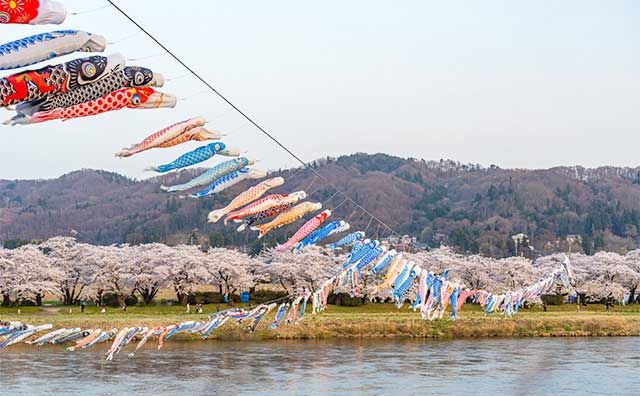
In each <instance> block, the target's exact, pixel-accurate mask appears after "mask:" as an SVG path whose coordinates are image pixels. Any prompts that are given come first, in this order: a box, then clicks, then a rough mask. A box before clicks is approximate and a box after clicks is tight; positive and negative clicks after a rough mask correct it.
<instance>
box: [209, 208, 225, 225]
mask: <svg viewBox="0 0 640 396" xmlns="http://www.w3.org/2000/svg"><path fill="white" fill-rule="evenodd" d="M222 216H224V213H223V210H222V209H217V210H214V211H212V212H211V213H209V223H217V222H218V220H220V219H221V218H222ZM225 223H226V221H225Z"/></svg>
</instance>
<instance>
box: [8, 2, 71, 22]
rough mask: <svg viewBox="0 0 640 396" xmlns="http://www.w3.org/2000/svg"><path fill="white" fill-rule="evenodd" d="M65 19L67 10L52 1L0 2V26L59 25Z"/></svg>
mask: <svg viewBox="0 0 640 396" xmlns="http://www.w3.org/2000/svg"><path fill="white" fill-rule="evenodd" d="M65 19H67V9H66V8H65V7H64V5H62V3H60V2H57V1H53V0H11V1H8V0H3V1H0V24H3V23H15V24H22V25H27V24H28V25H49V24H52V25H59V24H61V23H62V22H64V20H65Z"/></svg>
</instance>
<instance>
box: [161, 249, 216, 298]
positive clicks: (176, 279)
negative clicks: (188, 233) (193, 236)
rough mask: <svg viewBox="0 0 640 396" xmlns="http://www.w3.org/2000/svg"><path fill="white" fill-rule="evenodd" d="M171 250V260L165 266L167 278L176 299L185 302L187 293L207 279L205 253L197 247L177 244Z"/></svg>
mask: <svg viewBox="0 0 640 396" xmlns="http://www.w3.org/2000/svg"><path fill="white" fill-rule="evenodd" d="M173 250H174V255H173V262H172V264H171V265H169V266H168V268H167V272H168V273H167V280H168V282H169V284H170V285H171V287H172V288H173V290H174V291H175V293H176V298H177V299H178V301H180V303H181V304H185V303H186V302H187V297H188V296H189V294H191V293H193V292H194V291H195V290H196V289H197V287H198V286H199V285H201V284H203V283H205V282H206V281H207V279H208V277H209V272H208V271H207V267H206V265H205V255H204V253H203V252H202V251H200V249H198V247H196V246H192V245H179V246H176V247H174V248H173Z"/></svg>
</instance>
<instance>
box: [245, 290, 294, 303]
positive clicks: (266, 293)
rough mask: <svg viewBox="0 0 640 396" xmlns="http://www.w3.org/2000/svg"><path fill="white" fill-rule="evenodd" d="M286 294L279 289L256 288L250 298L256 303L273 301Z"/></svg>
mask: <svg viewBox="0 0 640 396" xmlns="http://www.w3.org/2000/svg"><path fill="white" fill-rule="evenodd" d="M286 296H287V292H285V291H280V290H256V291H255V292H254V293H253V295H252V296H251V298H250V300H251V301H254V302H255V303H257V304H263V303H266V302H268V301H275V300H278V299H280V298H284V297H286Z"/></svg>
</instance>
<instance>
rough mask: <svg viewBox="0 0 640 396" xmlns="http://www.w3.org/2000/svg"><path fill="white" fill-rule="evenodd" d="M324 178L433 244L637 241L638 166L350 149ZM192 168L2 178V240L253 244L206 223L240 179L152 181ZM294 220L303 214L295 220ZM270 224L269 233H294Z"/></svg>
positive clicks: (329, 162)
mask: <svg viewBox="0 0 640 396" xmlns="http://www.w3.org/2000/svg"><path fill="white" fill-rule="evenodd" d="M313 167H314V168H315V170H317V171H318V172H319V173H320V174H322V175H323V176H324V177H326V178H328V179H329V180H330V181H331V182H332V183H334V184H336V185H338V186H339V187H340V188H342V189H343V190H345V191H346V192H348V193H349V194H350V195H351V196H352V197H353V198H354V199H355V200H356V201H357V202H359V203H361V204H362V205H363V206H365V207H367V208H369V210H371V211H372V212H374V213H376V214H377V215H378V216H379V217H380V218H381V219H383V220H384V221H385V222H387V223H388V224H389V225H391V226H393V227H395V228H396V229H397V230H399V231H400V232H402V233H406V234H410V235H414V236H416V237H417V238H418V240H419V241H421V242H424V243H427V244H428V245H430V246H437V245H440V244H441V243H442V244H448V245H451V246H455V247H457V248H458V249H459V250H460V251H467V252H483V253H485V254H487V255H493V256H505V255H509V254H510V253H512V252H513V244H512V243H511V242H510V241H511V236H512V235H514V234H518V233H525V234H527V235H528V236H529V238H530V240H531V242H532V244H533V245H534V247H535V249H536V251H538V252H540V253H542V252H551V251H557V250H562V249H565V248H566V246H565V245H564V244H565V243H566V242H565V240H566V237H567V236H568V235H575V236H579V237H581V238H577V242H576V243H575V244H574V245H573V247H572V250H573V251H579V250H584V251H585V252H586V253H588V254H589V253H593V252H595V251H597V250H602V249H607V250H616V251H625V250H627V249H631V248H635V247H637V246H638V245H639V243H640V236H639V235H640V168H635V169H634V168H615V167H603V168H597V169H585V168H581V167H558V168H552V169H547V170H521V169H500V168H498V167H495V166H491V167H489V168H485V167H481V166H479V165H465V164H460V163H457V162H452V161H437V162H436V161H423V160H415V159H403V158H398V157H393V156H389V155H384V154H376V155H367V154H355V155H350V156H344V157H340V158H337V159H326V160H320V161H316V162H315V163H314V165H313ZM198 172H199V170H188V171H182V172H179V173H175V174H170V175H165V176H162V177H158V178H154V179H148V180H143V181H136V180H131V179H128V178H126V177H123V176H120V175H117V174H114V173H109V172H105V171H95V170H82V171H77V172H72V173H70V174H67V175H64V176H62V177H60V178H58V179H53V180H17V181H16V180H0V241H5V245H6V246H11V245H15V243H16V241H20V240H41V239H45V238H47V237H50V236H54V235H70V233H73V234H74V235H77V238H78V239H79V240H82V241H85V242H91V243H97V244H112V243H120V242H127V243H134V244H135V243H143V242H151V241H161V242H165V243H169V244H175V243H185V242H188V241H190V240H193V239H197V240H198V242H199V243H210V244H211V245H223V244H224V245H244V246H248V247H249V248H251V249H253V250H258V249H260V247H261V245H260V244H257V243H256V242H255V234H254V233H253V232H246V231H245V233H241V234H238V233H236V232H235V231H232V230H233V228H231V227H229V228H227V229H224V228H223V227H222V225H221V224H218V225H209V224H207V223H206V217H207V213H208V212H209V211H210V210H211V209H212V208H216V207H219V206H221V204H223V203H225V204H226V203H227V202H228V200H229V199H230V198H232V197H233V196H234V194H236V193H238V192H239V191H241V190H242V189H244V188H246V187H247V185H240V186H237V188H234V189H232V190H230V191H229V192H226V193H224V194H222V195H221V196H219V197H215V198H206V199H201V200H195V199H191V198H180V197H179V196H177V195H169V194H166V193H163V192H161V191H160V188H159V186H160V185H161V184H165V185H170V184H176V183H178V182H183V181H186V180H188V179H189V178H190V177H193V176H194V175H196V174H197V173H198ZM274 174H281V175H282V176H284V177H285V178H286V179H287V183H286V184H285V186H284V187H281V188H279V189H277V190H274V191H275V192H289V191H295V190H298V189H305V190H307V191H308V192H311V193H313V195H312V197H311V198H312V199H314V200H316V201H319V202H325V201H328V202H327V205H326V207H328V208H334V207H336V206H337V207H338V208H337V210H336V211H335V212H334V216H333V218H334V219H340V218H346V219H349V220H350V222H351V223H352V224H354V223H356V225H357V227H358V228H367V226H368V232H369V234H370V235H374V236H378V237H383V236H385V235H388V234H389V232H388V231H387V230H385V229H384V228H383V227H379V226H378V224H376V223H375V222H372V223H370V218H369V217H367V216H366V215H363V214H362V213H361V212H360V211H358V210H354V207H353V206H352V205H351V204H350V203H349V202H344V199H343V198H342V197H341V196H340V195H335V196H334V192H335V191H334V190H333V189H332V188H331V187H329V186H327V185H325V183H324V182H322V181H321V180H320V179H317V178H316V177H315V176H314V174H313V172H311V171H309V170H303V171H299V170H296V169H294V170H285V171H282V170H280V171H276V172H274ZM298 225H299V224H298ZM292 230H294V226H292V227H290V228H288V229H285V230H282V231H281V233H280V234H278V233H274V235H271V236H270V237H269V238H267V240H266V241H264V243H265V244H269V245H271V244H273V243H275V239H276V238H280V240H281V239H282V238H284V237H285V235H283V233H291V232H292Z"/></svg>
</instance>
